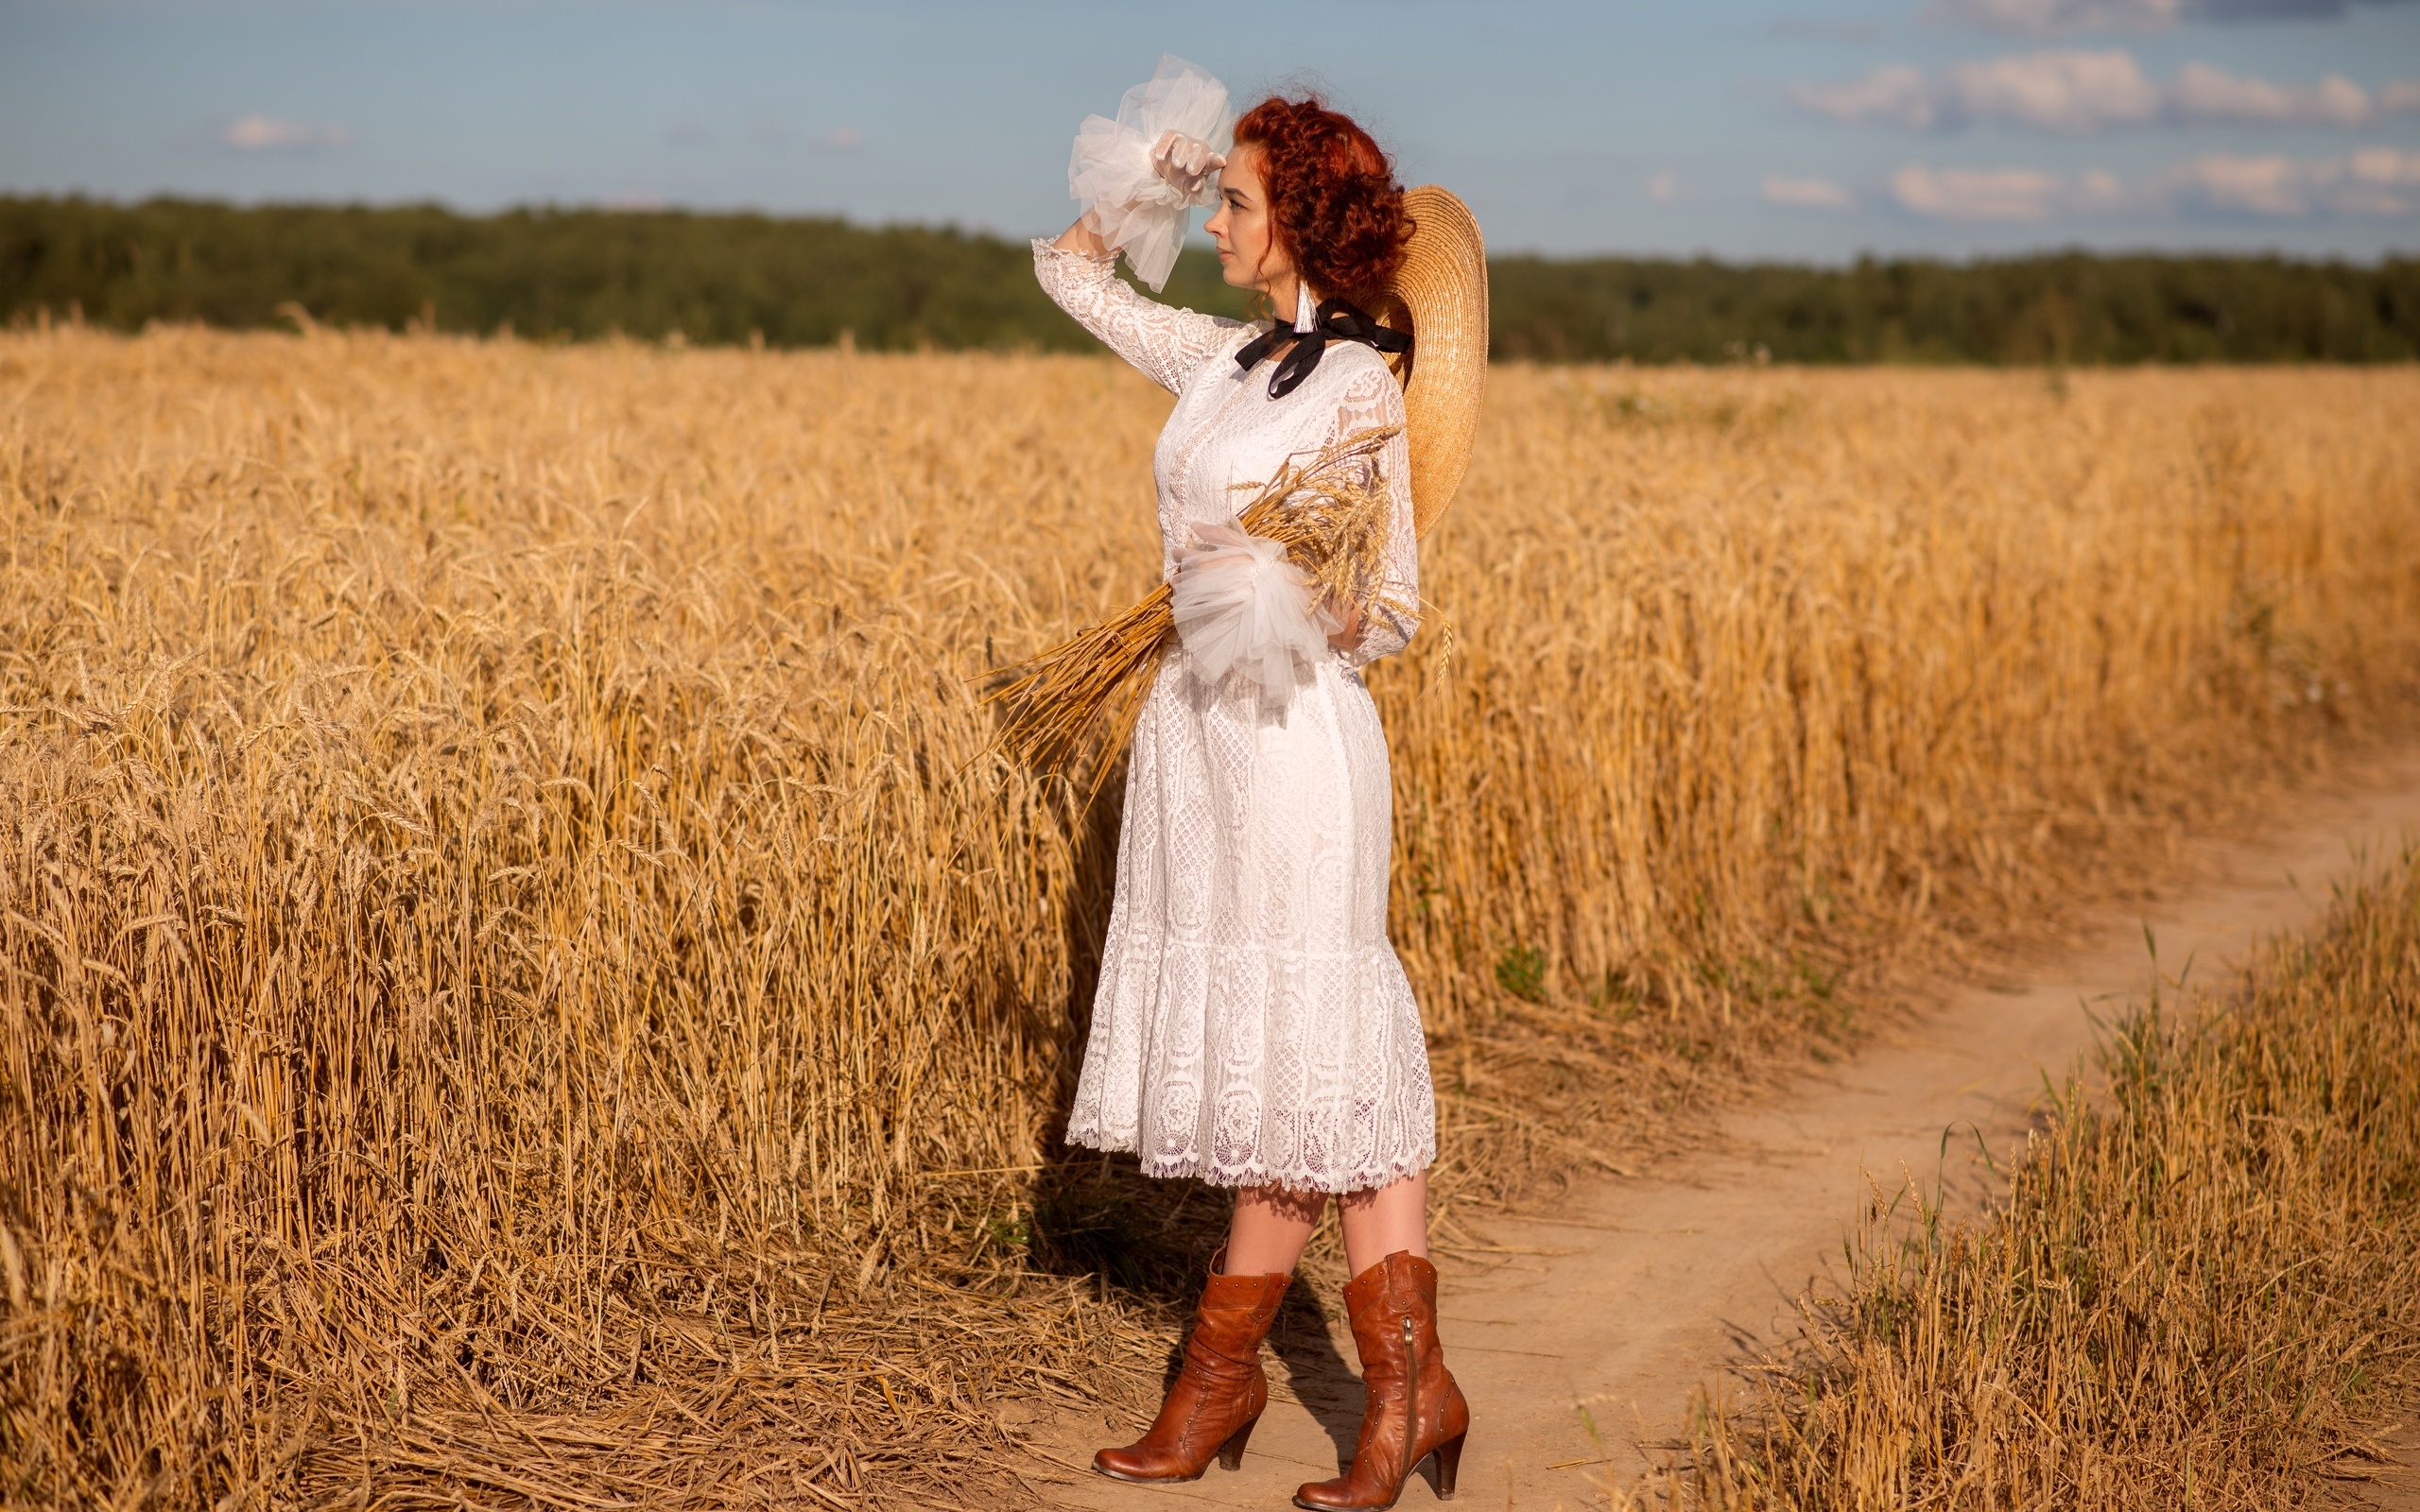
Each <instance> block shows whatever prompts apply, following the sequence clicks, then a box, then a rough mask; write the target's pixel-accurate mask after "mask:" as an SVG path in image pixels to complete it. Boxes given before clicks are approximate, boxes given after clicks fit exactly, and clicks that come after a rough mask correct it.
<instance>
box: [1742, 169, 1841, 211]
mask: <svg viewBox="0 0 2420 1512" xmlns="http://www.w3.org/2000/svg"><path fill="white" fill-rule="evenodd" d="M1764 190H1765V203H1767V204H1769V205H1788V206H1789V207H1790V208H1791V209H1793V210H1847V209H1849V208H1850V207H1852V206H1854V205H1855V204H1856V203H1857V197H1856V196H1855V195H1852V194H1850V193H1849V192H1848V191H1847V190H1846V189H1843V188H1841V186H1840V185H1839V184H1836V183H1834V182H1833V181H1832V180H1829V179H1791V178H1787V177H1785V176H1783V175H1781V174H1778V173H1769V174H1767V175H1765V183H1764Z"/></svg>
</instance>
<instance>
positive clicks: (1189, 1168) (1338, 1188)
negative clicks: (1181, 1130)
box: [1067, 1128, 1437, 1196]
mask: <svg viewBox="0 0 2420 1512" xmlns="http://www.w3.org/2000/svg"><path fill="white" fill-rule="evenodd" d="M1067 1143H1070V1144H1076V1145H1081V1146H1082V1147H1083V1148H1085V1149H1088V1150H1099V1151H1100V1152H1102V1153H1103V1154H1105V1155H1132V1156H1134V1157H1136V1159H1137V1164H1138V1165H1139V1167H1140V1169H1141V1171H1142V1174H1143V1175H1145V1176H1148V1177H1152V1178H1153V1179H1155V1180H1167V1179H1170V1178H1183V1179H1189V1180H1194V1181H1200V1182H1201V1183H1202V1184H1203V1185H1205V1186H1214V1187H1245V1188H1250V1187H1284V1188H1285V1189H1286V1190H1288V1191H1289V1192H1321V1193H1326V1194H1329V1195H1332V1196H1343V1195H1346V1194H1351V1193H1355V1192H1374V1191H1376V1190H1377V1189H1378V1188H1380V1187H1386V1186H1392V1185H1394V1184H1395V1183H1396V1182H1398V1181H1400V1180H1402V1179H1403V1178H1404V1177H1408V1176H1417V1175H1419V1174H1420V1173H1421V1172H1423V1171H1426V1170H1427V1169H1428V1168H1429V1167H1430V1166H1432V1165H1434V1164H1436V1163H1437V1152H1436V1151H1435V1150H1433V1149H1432V1150H1428V1151H1426V1152H1423V1153H1419V1154H1415V1155H1408V1156H1405V1157H1403V1158H1401V1159H1398V1160H1391V1161H1389V1162H1388V1163H1386V1164H1384V1165H1373V1166H1370V1167H1368V1168H1366V1169H1356V1170H1352V1171H1347V1172H1345V1173H1344V1174H1343V1175H1342V1176H1341V1177H1337V1178H1335V1179H1329V1178H1326V1177H1317V1178H1314V1177H1310V1176H1308V1175H1306V1174H1305V1173H1304V1172H1301V1171H1293V1170H1279V1169H1277V1168H1275V1167H1273V1166H1266V1165H1262V1164H1260V1163H1258V1162H1257V1161H1250V1162H1246V1163H1244V1164H1240V1165H1219V1164H1217V1163H1214V1162H1210V1161H1203V1160H1193V1159H1190V1158H1182V1159H1168V1158H1154V1157H1151V1156H1146V1155H1144V1154H1143V1153H1142V1150H1141V1148H1140V1147H1139V1142H1137V1141H1136V1140H1134V1139H1132V1138H1124V1139H1121V1138H1119V1137H1118V1136H1116V1135H1110V1134H1102V1133H1100V1132H1099V1131H1098V1130H1097V1129H1084V1130H1078V1129H1075V1128H1070V1129H1068V1130H1067Z"/></svg>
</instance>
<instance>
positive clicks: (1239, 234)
mask: <svg viewBox="0 0 2420 1512" xmlns="http://www.w3.org/2000/svg"><path fill="white" fill-rule="evenodd" d="M1201 229H1202V230H1203V231H1206V232H1209V233H1210V239H1211V240H1212V241H1213V242H1216V243H1217V244H1218V247H1219V273H1220V274H1221V275H1223V276H1224V277H1225V278H1226V281H1227V282H1228V283H1232V284H1234V285H1235V286H1236V287H1237V288H1239V289H1260V290H1263V291H1266V290H1267V289H1268V287H1269V285H1270V282H1271V280H1272V279H1277V278H1282V277H1285V276H1286V275H1288V274H1289V273H1291V272H1293V271H1294V266H1293V264H1292V263H1291V262H1290V261H1289V260H1288V258H1287V256H1286V249H1284V248H1282V247H1280V246H1278V245H1277V238H1276V236H1275V235H1273V234H1272V232H1273V231H1274V225H1273V223H1272V222H1271V220H1270V218H1269V196H1268V195H1267V194H1266V193H1264V192H1263V191H1262V189H1261V186H1260V147H1259V146H1258V144H1256V143H1251V142H1243V143H1238V144H1236V148H1235V150H1234V151H1232V152H1230V153H1228V154H1227V165H1226V167H1224V168H1223V169H1221V170H1219V213H1218V214H1217V215H1212V216H1211V217H1210V219H1209V222H1208V223H1207V224H1206V225H1204V226H1203V227H1202V228H1201Z"/></svg>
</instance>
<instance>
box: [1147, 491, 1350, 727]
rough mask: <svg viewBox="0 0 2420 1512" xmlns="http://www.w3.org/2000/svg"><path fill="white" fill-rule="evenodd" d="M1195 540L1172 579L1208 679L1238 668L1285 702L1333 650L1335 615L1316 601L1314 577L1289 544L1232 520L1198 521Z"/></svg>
mask: <svg viewBox="0 0 2420 1512" xmlns="http://www.w3.org/2000/svg"><path fill="white" fill-rule="evenodd" d="M1192 534H1193V543H1192V544H1191V545H1189V546H1185V547H1183V548H1180V549H1179V550H1178V552H1177V554H1176V576H1174V577H1171V578H1169V579H1168V588H1169V590H1170V609H1171V610H1172V612H1173V614H1174V616H1175V619H1176V633H1177V638H1178V639H1179V640H1181V641H1183V642H1184V649H1185V652H1186V654H1187V655H1188V656H1190V657H1191V658H1192V659H1193V670H1194V672H1195V674H1196V675H1197V676H1199V677H1200V678H1201V679H1202V680H1204V681H1207V682H1222V681H1224V680H1225V679H1226V676H1227V674H1228V673H1229V672H1230V671H1236V672H1241V673H1242V674H1243V675H1244V676H1245V677H1247V678H1249V679H1251V680H1252V681H1253V683H1255V684H1256V685H1258V687H1259V688H1260V691H1261V696H1262V697H1263V698H1265V699H1267V700H1268V701H1269V702H1271V703H1274V704H1283V703H1285V702H1286V700H1287V699H1288V698H1290V697H1291V696H1293V693H1294V682H1295V679H1296V676H1297V674H1298V673H1299V672H1301V671H1303V670H1304V669H1305V668H1307V667H1308V666H1309V665H1310V664H1311V663H1313V662H1317V661H1318V660H1319V659H1320V658H1321V657H1322V656H1324V655H1325V654H1326V653H1327V649H1328V644H1327V631H1328V628H1329V626H1330V623H1331V622H1330V621H1329V619H1328V617H1327V616H1326V615H1325V614H1324V613H1321V612H1318V611H1317V610H1316V609H1315V606H1314V604H1313V602H1312V595H1311V583H1310V579H1309V577H1308V576H1306V575H1305V573H1304V572H1303V570H1302V569H1301V568H1299V567H1297V566H1295V565H1294V564H1293V563H1292V562H1290V561H1288V560H1287V558H1286V548H1285V547H1284V546H1282V545H1279V544H1278V543H1277V542H1276V541H1270V540H1266V539H1264V538H1262V537H1259V536H1255V535H1252V534H1250V533H1248V532H1247V531H1245V529H1244V527H1243V525H1242V524H1239V523H1238V522H1236V521H1233V520H1230V521H1228V522H1227V523H1226V524H1216V525H1195V526H1194V527H1193V532H1192Z"/></svg>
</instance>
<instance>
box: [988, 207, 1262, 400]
mask: <svg viewBox="0 0 2420 1512" xmlns="http://www.w3.org/2000/svg"><path fill="white" fill-rule="evenodd" d="M1116 266H1117V265H1116V262H1115V259H1113V258H1100V257H1093V256H1090V255H1089V254H1087V253H1084V252H1079V251H1072V250H1068V249H1062V248H1058V247H1054V246H1052V245H1051V244H1050V243H1049V242H1047V241H1044V240H1041V239H1039V238H1037V239H1036V240H1035V241H1034V244H1033V276H1034V277H1035V278H1036V279H1037V280H1039V281H1040V282H1041V283H1042V292H1044V293H1045V294H1047V295H1049V296H1050V299H1051V301H1052V302H1053V303H1055V304H1057V305H1058V306H1059V308H1061V309H1063V310H1064V311H1066V312H1067V313H1068V314H1069V315H1072V316H1074V317H1075V318H1076V322H1077V323H1078V324H1079V325H1081V326H1082V327H1083V328H1084V329H1085V330H1087V331H1089V332H1091V333H1092V334H1093V335H1097V336H1098V337H1100V338H1101V340H1102V341H1103V342H1105V343H1107V344H1108V347H1109V350H1110V351H1112V352H1116V353H1117V354H1118V355H1119V356H1121V357H1123V358H1125V359H1126V360H1127V361H1128V362H1131V363H1132V364H1133V365H1134V366H1135V367H1137V368H1139V369H1142V370H1143V372H1144V374H1145V375H1146V376H1147V377H1149V378H1150V380H1151V382H1153V383H1155V384H1158V385H1159V386H1160V387H1163V388H1165V389H1167V391H1168V392H1170V393H1175V392H1176V391H1178V390H1179V389H1181V388H1183V387H1184V381H1185V380H1186V379H1187V378H1189V377H1191V376H1192V375H1193V370H1194V369H1196V368H1199V367H1201V364H1202V363H1204V362H1206V361H1208V360H1209V359H1210V358H1212V357H1215V356H1217V355H1219V352H1223V351H1224V350H1225V349H1226V346H1227V343H1228V342H1229V341H1231V340H1233V339H1234V337H1235V335H1236V333H1237V332H1238V331H1240V330H1242V329H1243V327H1242V324H1241V322H1239V321H1235V320H1223V319H1220V318H1219V317H1217V316H1215V315H1197V314H1195V313H1194V312H1193V311H1191V310H1180V309H1176V308H1173V307H1171V306H1169V305H1166V304H1162V303H1160V302H1159V301H1157V300H1148V299H1145V298H1144V297H1143V296H1142V295H1140V294H1137V293H1135V292H1134V290H1132V288H1129V287H1128V286H1127V285H1126V283H1124V282H1123V281H1121V280H1120V279H1119V278H1118V277H1117V274H1116V272H1115V268H1116Z"/></svg>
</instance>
